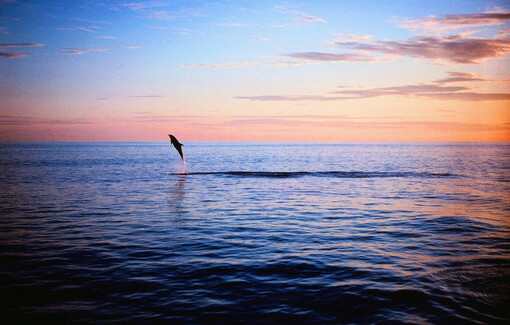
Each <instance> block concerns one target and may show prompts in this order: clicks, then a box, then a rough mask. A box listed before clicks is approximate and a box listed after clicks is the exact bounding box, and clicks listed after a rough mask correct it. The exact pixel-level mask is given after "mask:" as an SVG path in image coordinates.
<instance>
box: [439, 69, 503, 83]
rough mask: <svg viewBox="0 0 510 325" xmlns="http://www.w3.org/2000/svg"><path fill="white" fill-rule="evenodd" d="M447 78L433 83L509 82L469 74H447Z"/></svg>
mask: <svg viewBox="0 0 510 325" xmlns="http://www.w3.org/2000/svg"><path fill="white" fill-rule="evenodd" d="M447 73H448V75H449V77H447V78H444V79H439V80H436V81H434V82H435V83H437V84H445V83H451V82H509V81H510V79H487V78H484V77H481V76H476V75H475V74H473V73H469V72H447Z"/></svg>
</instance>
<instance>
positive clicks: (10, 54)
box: [0, 52, 32, 59]
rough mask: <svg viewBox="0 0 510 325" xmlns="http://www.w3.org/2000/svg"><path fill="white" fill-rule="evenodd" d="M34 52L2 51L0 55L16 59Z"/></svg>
mask: <svg viewBox="0 0 510 325" xmlns="http://www.w3.org/2000/svg"><path fill="white" fill-rule="evenodd" d="M31 54H32V53H25V52H0V57H3V58H7V59H15V58H21V57H24V56H27V55H31Z"/></svg>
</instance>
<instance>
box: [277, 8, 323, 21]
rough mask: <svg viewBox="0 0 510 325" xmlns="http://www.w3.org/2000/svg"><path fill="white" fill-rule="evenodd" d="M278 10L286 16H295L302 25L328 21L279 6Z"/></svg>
mask: <svg viewBox="0 0 510 325" xmlns="http://www.w3.org/2000/svg"><path fill="white" fill-rule="evenodd" d="M276 10H278V11H280V12H282V13H284V14H287V15H291V16H293V17H294V18H295V19H296V20H297V21H298V22H299V23H301V24H307V23H317V22H319V23H326V21H325V20H324V19H322V18H319V17H315V16H312V15H309V14H306V13H303V12H299V11H295V10H291V9H288V8H286V7H282V6H278V7H276Z"/></svg>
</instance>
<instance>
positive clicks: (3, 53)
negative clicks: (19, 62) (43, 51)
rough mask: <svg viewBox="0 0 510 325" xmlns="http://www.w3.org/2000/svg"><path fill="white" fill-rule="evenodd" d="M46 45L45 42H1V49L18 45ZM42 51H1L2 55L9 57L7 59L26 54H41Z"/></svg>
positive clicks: (0, 55)
mask: <svg viewBox="0 0 510 325" xmlns="http://www.w3.org/2000/svg"><path fill="white" fill-rule="evenodd" d="M41 46H44V44H41V43H2V44H0V49H4V48H5V49H7V48H18V47H41ZM39 54H40V53H30V52H20V51H9V52H5V51H0V57H3V58H7V59H15V58H22V57H24V56H28V55H39Z"/></svg>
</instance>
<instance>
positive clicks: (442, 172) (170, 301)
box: [0, 142, 510, 324]
mask: <svg viewBox="0 0 510 325" xmlns="http://www.w3.org/2000/svg"><path fill="white" fill-rule="evenodd" d="M183 151H184V155H185V158H186V163H183V161H182V160H181V159H180V157H179V155H178V153H177V151H176V150H175V149H174V148H173V147H171V146H170V144H169V143H167V142H162V143H24V144H0V190H1V197H0V322H1V323H2V324H11V323H27V322H28V323H39V324H40V323H51V324H55V323H94V324H96V323H118V322H131V323H154V322H162V323H172V324H181V323H182V324H202V323H247V324H251V323H279V324H288V323H293V324H296V323H298V324H301V323H303V324H310V323H316V324H366V323H417V324H444V323H447V324H459V323H473V324H477V323H483V324H485V323H491V324H494V323H501V324H508V323H510V308H509V306H510V296H509V294H510V144H509V143H380V144H378V143H345V144H325V143H185V145H184V147H183Z"/></svg>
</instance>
